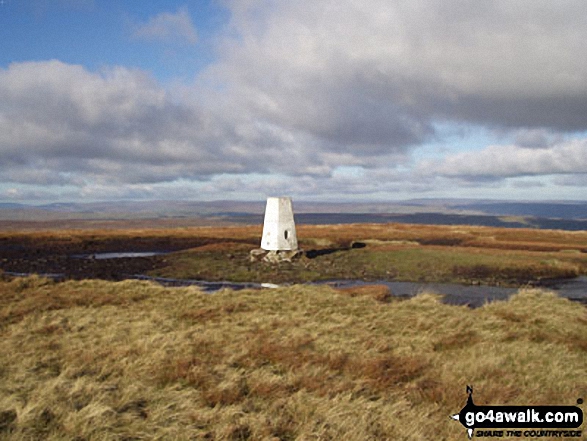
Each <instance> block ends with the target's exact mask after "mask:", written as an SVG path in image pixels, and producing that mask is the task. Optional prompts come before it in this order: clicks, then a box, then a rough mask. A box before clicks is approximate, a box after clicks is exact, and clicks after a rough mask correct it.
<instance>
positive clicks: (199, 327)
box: [0, 277, 587, 440]
mask: <svg viewBox="0 0 587 441" xmlns="http://www.w3.org/2000/svg"><path fill="white" fill-rule="evenodd" d="M380 295H381V293H380V292H378V291H377V288H374V289H373V290H372V291H366V290H363V291H361V290H358V291H344V290H342V291H341V290H335V289H332V288H330V287H327V286H320V287H319V286H311V287H310V286H299V285H298V286H291V287H288V288H280V289H275V290H264V291H239V292H233V291H230V290H223V291H220V292H218V293H217V294H214V295H208V294H203V293H202V292H200V291H199V290H197V289H195V288H162V287H160V286H157V285H155V284H150V283H146V282H138V281H126V282H118V283H113V282H104V281H95V280H88V281H83V282H66V283H52V282H50V281H47V280H45V279H40V278H36V277H32V278H26V279H14V280H12V281H0V354H2V356H1V357H0V439H6V440H8V439H11V440H13V439H14V440H25V439H26V440H28V439H48V440H57V439H59V440H82V439H83V440H120V439H128V440H130V439H178V440H182V439H185V440H188V439H217V440H244V439H251V440H256V439H275V440H277V439H279V440H293V439H316V440H318V439H325V440H326V439H348V440H366V439H396V440H422V439H437V440H443V439H461V438H464V437H465V433H464V430H463V428H462V426H460V425H459V424H458V423H456V422H454V421H452V420H450V419H449V418H448V416H449V415H450V414H451V413H454V412H457V411H459V410H460V409H461V407H462V406H463V405H464V404H465V393H464V389H465V385H467V384H472V385H473V386H474V387H475V400H476V402H477V404H536V405H540V404H574V403H575V401H576V399H577V398H579V397H583V398H584V397H585V396H587V377H586V375H585V366H587V332H586V331H587V309H585V307H584V306H581V305H578V304H574V303H571V302H569V301H568V300H565V299H561V298H558V297H556V296H555V295H553V294H549V293H546V292H543V291H537V290H525V291H520V292H519V293H518V294H517V295H515V296H514V297H512V298H511V299H510V300H509V301H508V302H495V303H491V304H488V305H486V306H484V307H481V308H478V309H475V310H471V309H468V308H465V307H457V306H449V305H445V304H442V303H440V301H439V297H438V296H436V295H434V294H430V293H427V294H422V295H420V296H418V297H416V298H413V299H410V300H405V301H401V302H391V303H389V302H382V301H381V299H380V298H379V296H380ZM545 439H547V438H545ZM583 439H585V437H584V438H583Z"/></svg>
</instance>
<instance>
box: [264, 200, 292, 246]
mask: <svg viewBox="0 0 587 441" xmlns="http://www.w3.org/2000/svg"><path fill="white" fill-rule="evenodd" d="M261 248H263V249H264V250H267V251H296V250H297V249H298V238H297V236H296V224H295V222H294V216H293V207H292V204H291V198H288V197H282V198H267V207H266V208H265V221H264V222H263V237H262V238H261Z"/></svg>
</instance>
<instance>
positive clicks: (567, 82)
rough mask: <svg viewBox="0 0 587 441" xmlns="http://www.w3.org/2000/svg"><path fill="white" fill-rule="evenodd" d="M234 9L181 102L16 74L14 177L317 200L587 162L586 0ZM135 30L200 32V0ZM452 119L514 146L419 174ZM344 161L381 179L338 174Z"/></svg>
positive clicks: (11, 130) (10, 137) (236, 4)
mask: <svg viewBox="0 0 587 441" xmlns="http://www.w3.org/2000/svg"><path fill="white" fill-rule="evenodd" d="M224 4H225V5H226V7H227V8H228V9H229V10H230V12H231V19H230V23H229V24H228V26H227V27H226V28H223V29H222V31H220V32H221V34H220V35H217V36H215V38H216V39H215V41H214V42H213V44H214V46H215V48H216V50H217V51H216V53H215V57H216V58H215V61H214V62H213V63H212V64H211V65H209V66H208V67H207V68H206V69H205V70H204V71H203V72H202V73H201V75H199V76H198V78H197V79H196V81H195V82H194V84H193V85H191V86H186V87H185V88H184V89H182V90H181V93H175V94H173V96H172V94H171V93H170V92H169V90H166V89H165V88H164V87H163V86H162V85H161V84H158V83H157V82H156V81H154V80H153V79H152V78H150V77H149V76H148V75H147V74H145V73H144V72H140V71H136V70H130V69H126V68H122V67H113V68H109V69H105V70H104V71H102V72H90V71H89V70H88V69H86V68H84V67H81V66H76V65H70V64H66V63H63V62H59V61H47V62H29V63H15V64H12V65H11V66H10V67H9V68H7V69H4V70H0V159H1V161H0V180H2V181H4V182H14V183H29V184H31V185H46V186H73V187H77V188H81V189H83V191H84V192H85V193H84V194H85V195H97V194H106V193H107V192H108V189H110V190H111V191H112V194H113V195H119V194H123V193H124V190H122V189H121V190H120V191H117V190H116V189H117V188H118V187H120V186H122V185H128V188H129V189H131V188H132V190H129V191H130V192H131V194H139V195H142V194H144V195H149V194H157V191H159V190H157V188H155V187H154V186H157V185H159V186H164V185H167V184H166V183H169V182H174V181H178V180H180V181H181V180H183V181H181V182H195V181H197V182H196V184H197V185H196V184H194V185H196V187H197V188H198V189H199V190H201V191H205V192H207V193H206V194H213V193H215V194H218V195H223V194H224V193H227V192H228V193H230V192H239V191H240V192H248V193H249V194H250V193H251V192H253V193H254V192H261V191H263V188H272V189H278V188H283V189H290V190H291V191H292V192H293V193H297V194H306V195H310V196H313V195H316V194H319V193H321V192H323V193H324V194H334V193H337V192H338V193H339V194H357V195H358V194H366V195H368V194H381V193H382V192H388V193H389V194H392V195H393V194H397V192H402V191H403V192H404V193H405V192H409V191H414V192H431V191H435V190H437V189H441V190H442V189H444V191H447V192H450V191H452V190H453V189H455V191H456V189H457V188H459V186H463V187H472V186H479V187H483V186H485V187H490V186H491V187H493V188H498V187H499V186H501V185H503V182H501V181H502V180H503V179H505V178H510V177H517V176H541V175H550V174H582V173H587V157H586V153H585V151H586V150H587V141H586V140H581V139H576V140H574V141H564V139H566V138H567V136H568V134H569V133H574V132H579V131H587V58H586V57H584V56H583V52H584V41H586V40H587V18H586V17H587V3H585V2H583V1H581V0H563V1H560V2H552V1H548V2H547V1H545V0H517V1H516V2H512V1H509V0H492V1H485V2H481V3H479V2H476V3H472V2H470V1H465V0H447V1H443V2H427V1H424V0H412V1H409V2H389V1H387V0H367V1H358V0H337V1H334V0H323V1H320V2H316V1H313V0H299V1H295V2H282V1H272V0H246V1H243V0H224ZM134 36H135V37H136V38H142V39H152V40H162V41H171V42H183V43H190V44H193V43H196V41H197V39H198V37H197V33H196V30H195V27H194V25H193V22H192V20H191V17H190V15H189V13H188V10H187V9H186V8H181V9H179V10H178V11H177V12H176V13H163V14H159V15H157V16H154V17H152V18H151V19H150V20H149V21H147V22H146V23H143V24H141V25H139V26H138V27H137V28H136V29H135V32H134ZM206 43H209V42H206ZM442 124H445V125H450V124H456V125H458V126H459V127H466V126H467V125H468V124H475V126H476V127H482V128H488V129H490V130H495V131H496V132H498V131H500V132H501V133H510V134H511V133H513V139H514V140H515V142H514V144H513V145H509V146H505V145H493V146H489V147H487V148H485V149H483V150H481V151H476V152H469V153H467V152H465V153H460V154H452V155H451V154H448V156H446V157H445V158H444V159H441V160H438V161H427V162H421V163H420V164H418V165H416V166H415V167H414V169H410V167H411V166H412V164H411V162H410V152H411V150H412V148H413V147H415V146H424V147H422V148H426V147H425V146H426V145H427V143H428V142H429V141H435V143H436V145H438V144H440V143H442V142H443V140H442V139H438V138H439V137H440V136H441V134H440V133H437V132H436V131H435V129H434V127H438V126H439V125H442ZM465 132H466V131H465ZM449 151H450V149H449ZM445 154H446V153H445ZM340 166H349V167H358V168H360V167H362V168H363V169H364V170H365V173H364V175H363V176H352V175H348V174H344V173H342V174H341V173H333V171H335V170H337V168H338V167H340ZM31 170H38V173H36V174H35V173H32V172H31ZM339 170H340V169H339ZM251 176H256V177H255V178H251ZM259 176H261V177H262V178H261V177H259ZM199 182H203V183H202V184H201V185H200V184H198V183H199ZM190 185H191V184H190ZM520 185H521V186H524V185H525V184H523V183H522V184H520ZM187 187H189V185H188V184H186V188H187ZM159 188H163V187H159ZM165 188H167V187H165ZM190 188H191V187H190ZM92 189H99V191H98V190H96V191H95V192H92ZM160 191H163V190H160ZM165 191H167V190H165ZM496 191H497V190H496ZM170 192H171V190H170ZM95 197H97V196H95Z"/></svg>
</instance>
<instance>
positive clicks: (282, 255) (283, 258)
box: [263, 250, 304, 263]
mask: <svg viewBox="0 0 587 441" xmlns="http://www.w3.org/2000/svg"><path fill="white" fill-rule="evenodd" d="M303 254H304V252H303V251H302V250H288V251H284V250H279V251H269V252H268V253H267V254H266V255H265V256H264V257H263V261H264V262H269V263H280V262H291V261H293V260H295V259H298V258H300V257H301V256H302V255H303Z"/></svg>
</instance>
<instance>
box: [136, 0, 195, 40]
mask: <svg viewBox="0 0 587 441" xmlns="http://www.w3.org/2000/svg"><path fill="white" fill-rule="evenodd" d="M132 36H133V38H136V39H139V40H147V41H164V42H172V43H180V42H181V43H188V44H196V43H197V41H198V33H197V31H196V28H195V26H194V23H193V22H192V18H191V17H190V14H189V11H188V9H187V8H186V7H183V8H180V9H179V10H178V11H177V12H176V13H171V12H162V13H160V14H157V15H156V16H154V17H151V18H150V19H149V21H148V22H147V23H144V24H141V25H137V26H136V28H135V29H134V31H133V33H132Z"/></svg>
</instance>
